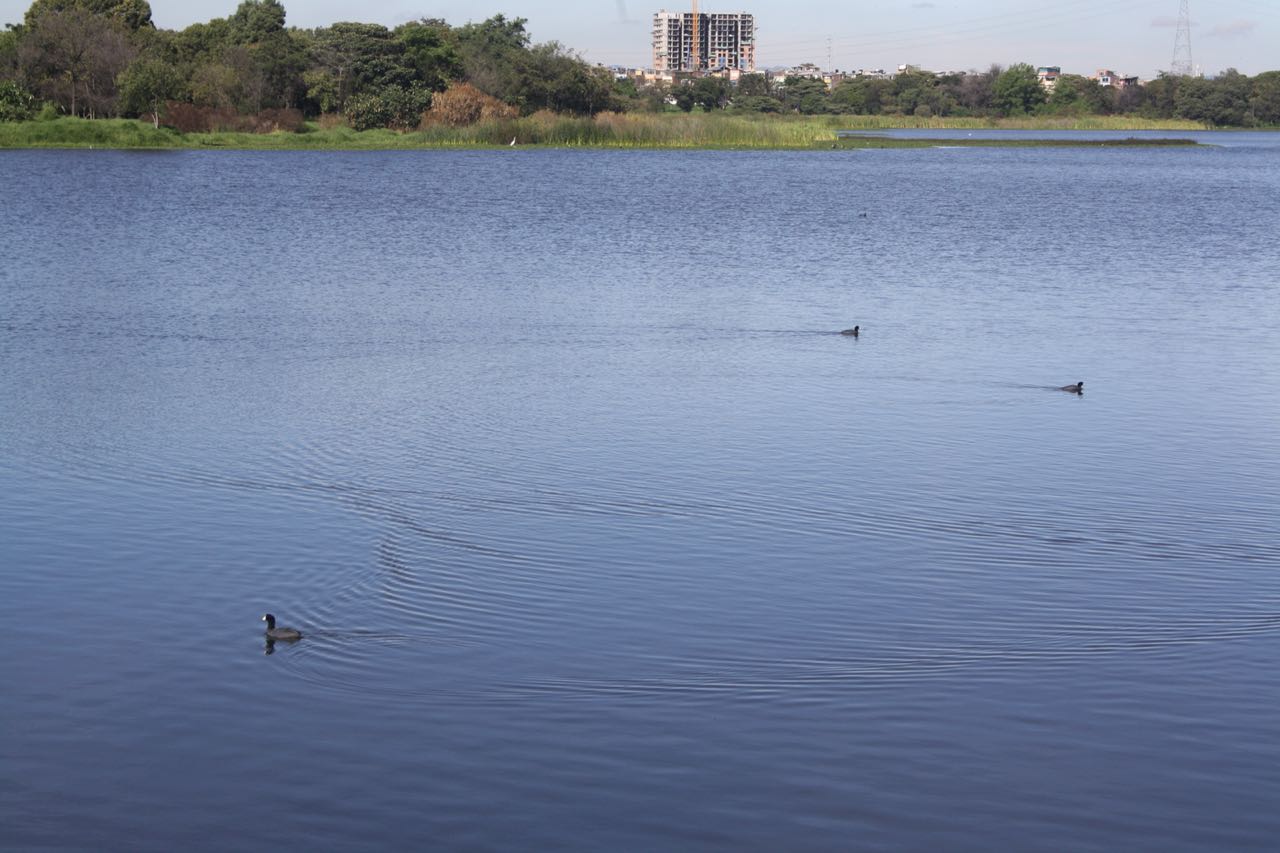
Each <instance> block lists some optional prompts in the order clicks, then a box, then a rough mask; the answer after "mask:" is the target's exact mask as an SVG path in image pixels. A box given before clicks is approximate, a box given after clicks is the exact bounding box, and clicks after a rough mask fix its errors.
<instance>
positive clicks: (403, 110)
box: [346, 86, 431, 130]
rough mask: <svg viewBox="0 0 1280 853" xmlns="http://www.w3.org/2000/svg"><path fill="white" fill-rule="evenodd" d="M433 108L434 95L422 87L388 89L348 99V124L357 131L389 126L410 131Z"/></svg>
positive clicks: (392, 87)
mask: <svg viewBox="0 0 1280 853" xmlns="http://www.w3.org/2000/svg"><path fill="white" fill-rule="evenodd" d="M429 106H431V92H430V91H428V90H426V89H422V88H419V87H414V88H411V89H402V88H400V87H399V86H388V87H387V88H385V89H383V90H382V91H380V92H377V93H374V94H368V93H366V94H361V95H356V96H355V97H352V98H348V99H347V108H346V116H347V122H348V123H349V124H350V125H351V126H352V127H353V128H355V129H356V130H372V129H373V128H376V127H390V128H395V129H396V130H409V129H411V128H413V126H414V125H416V124H417V123H418V118H419V116H421V115H422V112H423V110H425V109H427V107H429Z"/></svg>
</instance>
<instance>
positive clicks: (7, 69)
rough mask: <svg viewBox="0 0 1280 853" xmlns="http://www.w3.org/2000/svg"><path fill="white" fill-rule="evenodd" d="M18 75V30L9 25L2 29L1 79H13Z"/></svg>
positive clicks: (0, 52)
mask: <svg viewBox="0 0 1280 853" xmlns="http://www.w3.org/2000/svg"><path fill="white" fill-rule="evenodd" d="M17 76H18V30H16V29H14V28H12V27H7V28H5V29H3V30H0V80H12V79H14V78H15V77H17Z"/></svg>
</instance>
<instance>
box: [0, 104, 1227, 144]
mask: <svg viewBox="0 0 1280 853" xmlns="http://www.w3.org/2000/svg"><path fill="white" fill-rule="evenodd" d="M891 118H892V119H895V121H890V120H889V119H891ZM1095 118H1097V117H1095ZM1242 129H1243V128H1242ZM892 130H944V131H945V130H955V131H957V135H956V136H955V137H942V136H936V137H935V136H929V137H915V138H906V137H889V136H883V135H879V132H881V131H892ZM966 130H1028V131H1061V132H1063V133H1064V134H1071V133H1074V132H1081V131H1094V132H1096V131H1107V132H1115V133H1124V132H1126V131H1129V132H1149V131H1160V132H1173V133H1176V132H1179V131H1184V132H1187V131H1190V132H1204V131H1205V128H1203V127H1200V126H1198V125H1195V124H1194V123H1191V122H1176V121H1174V122H1157V121H1143V120H1126V121H1117V120H1114V117H1111V118H1109V119H1108V120H1106V121H1079V122H1074V123H1071V124H1067V123H1065V122H1064V121H1063V120H1061V119H1053V120H1040V121H1034V122H1032V121H1027V120H1025V119H1024V120H1018V121H1016V122H1011V121H1008V120H1005V121H990V120H984V119H914V118H912V117H909V116H893V117H888V116H821V117H804V116H777V117H743V116H731V115H706V114H698V113H694V114H641V115H637V114H601V115H599V116H596V117H595V118H577V117H570V116H549V115H547V114H535V115H533V116H526V117H524V118H519V119H508V120H502V121H494V122H488V123H481V124H477V125H470V126H467V127H457V128H454V127H429V128H425V129H419V130H415V131H408V132H397V131H391V130H366V131H359V132H357V131H354V130H351V129H350V128H348V127H345V126H339V127H329V128H321V127H319V126H318V125H316V124H314V123H312V124H308V125H307V129H306V130H304V131H302V132H285V131H277V132H273V133H265V134H255V133H242V132H232V131H214V132H209V133H189V134H181V133H178V132H177V131H175V130H173V129H171V128H167V127H160V128H155V127H153V126H152V124H151V123H150V122H146V121H141V120H135V119H81V118H69V117H62V118H58V119H54V120H52V121H27V122H7V123H0V149H8V150H15V149H41V148H51V149H59V148H61V149H91V148H92V149H98V148H103V149H114V150H157V151H161V150H175V151H179V150H241V151H324V150H333V151H399V150H403V151H411V150H427V151H429V150H491V149H497V148H509V147H513V146H512V140H514V143H515V145H514V147H522V148H585V149H597V150H610V149H619V150H621V149H635V150H761V151H788V150H790V151H806V150H822V149H824V148H825V149H833V148H834V149H861V148H932V147H939V146H948V147H953V146H954V147H975V148H1023V147H1032V148H1071V147H1115V146H1121V145H1123V146H1137V147H1163V146H1199V145H1202V144H1203V143H1200V142H1197V141H1195V140H1191V139H1185V138H1181V139H1180V138H1168V137H1162V138H1136V137H1125V138H1119V139H1117V138H1111V139H1105V140H1098V139H1071V138H1069V136H1066V137H1063V138H1056V139H1043V138H1041V139H990V138H972V137H967V136H963V135H961V134H960V133H959V132H960V131H966ZM1214 132H1226V133H1230V132H1231V131H1214Z"/></svg>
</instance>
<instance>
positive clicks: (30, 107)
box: [0, 80, 36, 121]
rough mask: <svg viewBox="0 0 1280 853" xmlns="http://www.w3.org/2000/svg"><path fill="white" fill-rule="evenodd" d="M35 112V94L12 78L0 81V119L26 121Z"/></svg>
mask: <svg viewBox="0 0 1280 853" xmlns="http://www.w3.org/2000/svg"><path fill="white" fill-rule="evenodd" d="M35 114H36V96H35V95H33V94H31V93H30V92H28V91H27V90H26V89H25V88H23V87H22V86H20V85H18V84H17V83H16V82H15V81H13V80H6V81H4V82H3V83H0V121H28V120H29V119H30V118H31V117H32V116H34V115H35Z"/></svg>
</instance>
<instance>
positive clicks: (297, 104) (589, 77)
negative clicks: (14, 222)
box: [0, 0, 1280, 149]
mask: <svg viewBox="0 0 1280 853" xmlns="http://www.w3.org/2000/svg"><path fill="white" fill-rule="evenodd" d="M525 25H526V21H525V20H524V19H521V18H507V17H505V16H503V15H494V16H493V17H491V18H489V19H487V20H485V21H483V22H481V23H468V24H465V25H462V26H452V25H450V24H448V23H446V22H445V21H443V20H439V19H422V20H417V21H412V22H409V23H406V24H402V25H400V26H398V27H395V28H388V27H384V26H382V25H379V24H363V23H354V22H341V23H335V24H332V25H331V26H328V27H321V28H316V29H299V28H291V27H287V26H286V25H285V8H284V6H283V5H282V4H281V3H280V2H279V0H243V2H241V3H240V4H239V5H238V6H237V7H236V9H235V11H234V12H233V13H232V14H231V15H229V16H228V17H226V18H216V19H214V20H211V21H209V22H207V23H197V24H192V25H191V26H189V27H187V28H185V29H183V30H179V31H172V30H164V29H160V28H157V27H155V26H154V24H153V23H152V21H151V9H150V6H149V5H148V3H147V2H146V0H35V2H34V3H32V5H31V6H30V8H29V9H28V10H27V13H26V15H25V16H24V19H23V21H22V23H20V24H11V25H8V26H7V27H6V28H5V29H4V30H3V31H0V147H9V148H14V147H114V148H211V147H214V148H218V147H220V148H261V149H276V148H279V149H286V148H287V149H325V148H333V149H366V148H369V149H372V148H378V149H394V148H450V147H487V146H503V145H512V144H517V145H550V146H591V147H615V148H629V147H636V148H640V147H643V148H777V149H804V148H818V147H832V146H833V145H834V146H835V147H839V148H850V147H917V146H920V145H937V144H944V143H945V144H963V145H993V144H998V145H1007V144H1009V142H1007V141H1003V140H1002V141H993V140H983V139H976V140H975V139H968V138H964V137H961V138H958V139H954V140H938V139H931V140H927V141H925V140H912V139H900V138H894V139H888V138H876V137H838V136H837V134H838V132H839V131H841V130H878V129H888V128H904V127H906V128H911V127H929V128H954V129H958V130H963V129H974V128H990V127H997V128H1028V127H1051V128H1063V129H1090V130H1096V129H1101V130H1153V129H1154V130H1171V129H1172V130H1196V129H1204V128H1207V127H1256V126H1276V125H1280V71H1270V72H1266V73H1264V74H1259V75H1257V76H1256V77H1248V76H1246V75H1243V74H1239V73H1237V72H1235V71H1227V72H1225V73H1224V74H1221V75H1219V76H1218V77H1216V78H1214V79H1212V80H1207V79H1203V78H1199V77H1175V76H1162V77H1160V78H1158V79H1156V80H1153V81H1150V82H1148V83H1147V84H1146V85H1144V86H1140V87H1131V88H1127V89H1123V90H1108V89H1105V88H1104V87H1102V86H1100V85H1099V84H1098V83H1097V82H1096V81H1092V80H1089V79H1087V78H1083V77H1076V76H1073V75H1063V76H1062V77H1061V78H1059V79H1058V81H1057V85H1056V87H1055V88H1054V91H1053V92H1052V93H1051V94H1050V93H1048V92H1046V91H1045V89H1044V87H1043V86H1041V85H1040V82H1039V80H1038V79H1037V77H1036V74H1035V69H1033V68H1031V66H1029V65H1022V64H1019V65H1013V66H1011V67H1009V68H1000V67H998V66H993V67H991V68H989V69H987V70H986V71H981V72H980V71H973V72H969V73H965V74H952V75H943V76H939V75H935V74H932V73H930V72H925V71H919V70H908V71H906V72H905V73H901V74H898V75H896V76H894V77H893V78H891V79H886V78H879V77H876V78H870V77H868V78H853V79H850V80H846V81H844V82H842V83H840V84H839V85H837V86H836V87H835V88H834V89H829V88H828V86H827V85H826V83H824V82H823V81H822V80H815V79H811V78H807V77H799V76H797V77H787V78H785V79H784V80H781V81H773V80H770V79H769V78H767V77H766V76H765V75H763V74H747V75H743V76H742V77H741V78H740V79H739V80H738V81H736V83H730V82H729V81H728V80H726V79H722V78H720V77H699V78H696V79H683V80H677V81H676V82H675V83H673V84H669V85H653V86H638V85H637V84H636V82H635V81H634V80H632V79H629V78H625V77H621V78H619V77H615V75H614V74H613V73H612V72H610V71H609V70H608V69H605V68H603V67H600V66H595V65H590V64H588V63H587V62H585V61H583V60H582V59H581V58H580V57H579V56H578V55H577V54H576V53H574V52H573V51H572V50H569V49H568V48H566V47H564V46H562V45H560V44H558V43H556V42H548V43H543V44H534V43H533V42H532V40H531V38H530V36H529V34H528V32H527V30H526V28H525ZM1155 143H1159V144H1168V140H1131V141H1129V142H1128V144H1155ZM1018 144H1027V145H1060V144H1115V142H1109V143H1098V142H1096V141H1076V142H1064V141H1063V140H1026V141H1021V142H1019V143H1018Z"/></svg>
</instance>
